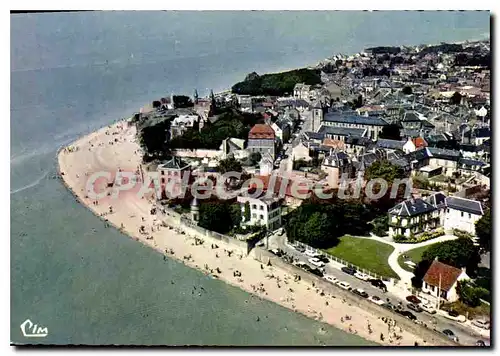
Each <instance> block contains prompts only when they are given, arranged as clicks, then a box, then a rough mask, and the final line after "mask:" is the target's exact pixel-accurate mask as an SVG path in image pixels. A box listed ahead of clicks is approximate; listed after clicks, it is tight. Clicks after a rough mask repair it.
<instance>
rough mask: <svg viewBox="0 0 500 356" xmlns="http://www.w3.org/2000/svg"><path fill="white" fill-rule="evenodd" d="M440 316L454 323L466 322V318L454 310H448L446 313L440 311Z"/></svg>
mask: <svg viewBox="0 0 500 356" xmlns="http://www.w3.org/2000/svg"><path fill="white" fill-rule="evenodd" d="M440 314H441V315H443V316H444V317H445V318H448V319H451V320H454V321H458V322H461V323H464V322H465V321H466V320H467V318H466V317H465V315H460V314H459V313H458V312H457V311H455V310H450V311H448V312H443V311H441V312H440Z"/></svg>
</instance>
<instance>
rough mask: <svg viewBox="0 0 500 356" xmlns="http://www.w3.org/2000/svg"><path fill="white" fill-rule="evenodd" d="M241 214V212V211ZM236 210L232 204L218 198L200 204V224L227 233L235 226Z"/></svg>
mask: <svg viewBox="0 0 500 356" xmlns="http://www.w3.org/2000/svg"><path fill="white" fill-rule="evenodd" d="M240 214H241V213H240ZM233 219H236V218H235V216H234V211H233V210H232V209H231V207H230V204H228V203H226V202H223V201H220V200H216V201H210V202H203V203H201V204H200V219H199V222H198V225H199V226H201V227H203V228H205V229H207V230H211V231H215V232H218V233H220V234H226V233H228V232H229V231H231V229H232V228H233V226H234V222H233Z"/></svg>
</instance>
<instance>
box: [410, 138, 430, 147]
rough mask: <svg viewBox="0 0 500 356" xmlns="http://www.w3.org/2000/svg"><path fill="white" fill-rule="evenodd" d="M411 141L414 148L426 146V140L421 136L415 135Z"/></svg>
mask: <svg viewBox="0 0 500 356" xmlns="http://www.w3.org/2000/svg"><path fill="white" fill-rule="evenodd" d="M413 143H414V144H415V147H416V148H420V147H427V146H428V145H427V142H426V141H425V140H424V139H423V138H422V137H417V138H414V139H413Z"/></svg>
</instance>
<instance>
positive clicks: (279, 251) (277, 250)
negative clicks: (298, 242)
mask: <svg viewBox="0 0 500 356" xmlns="http://www.w3.org/2000/svg"><path fill="white" fill-rule="evenodd" d="M271 253H273V254H275V255H276V256H278V257H282V256H283V255H284V254H285V253H284V252H283V251H282V250H281V249H279V248H278V249H276V248H274V249H272V250H271Z"/></svg>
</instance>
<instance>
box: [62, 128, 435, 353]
mask: <svg viewBox="0 0 500 356" xmlns="http://www.w3.org/2000/svg"><path fill="white" fill-rule="evenodd" d="M135 131H136V130H135V127H128V126H127V123H126V122H125V121H120V122H117V123H115V124H113V125H111V126H107V127H104V128H102V129H100V130H99V131H97V132H94V133H92V134H90V135H88V136H85V137H82V138H81V139H79V140H77V141H76V142H74V143H73V144H71V145H70V146H68V147H66V148H64V149H61V150H60V152H59V154H58V162H59V172H60V175H61V177H62V179H63V180H64V183H65V184H66V186H67V187H68V188H69V189H71V190H72V191H73V193H74V194H75V195H76V196H77V198H78V200H79V201H80V202H81V203H83V204H84V205H85V206H86V207H88V208H89V209H91V210H92V211H93V212H94V213H95V214H96V215H97V216H101V217H103V218H105V219H107V220H108V221H109V222H110V223H111V224H112V225H114V226H116V227H117V228H120V229H121V230H122V231H123V232H125V233H126V234H128V235H129V236H131V237H132V238H134V239H136V240H137V241H139V242H142V243H144V244H146V245H148V246H150V247H152V248H155V249H157V250H158V251H159V252H161V253H162V254H164V255H165V258H176V259H178V260H180V261H181V262H183V263H184V264H186V265H188V266H190V267H193V268H197V269H199V270H200V271H202V272H204V273H207V274H208V273H209V274H211V275H213V276H215V277H214V278H219V279H221V280H223V281H225V282H227V283H229V284H231V285H235V286H238V287H240V288H242V289H244V290H246V291H248V292H250V293H251V294H253V295H256V296H258V297H261V298H265V299H268V300H271V301H273V302H276V303H278V304H280V305H282V306H284V307H286V308H289V309H291V310H294V311H297V312H300V313H303V314H305V315H307V316H309V317H311V318H314V319H316V320H321V321H323V322H325V323H328V324H331V325H333V326H335V327H337V328H340V329H342V330H345V331H347V332H350V333H354V334H357V335H359V336H361V337H363V338H365V339H368V340H371V341H373V342H376V343H378V344H381V345H393V346H396V345H405V346H414V345H415V342H417V343H418V345H421V346H423V345H426V346H431V345H432V343H431V342H430V341H429V340H426V341H427V342H425V341H424V340H423V339H422V338H421V337H418V336H416V335H413V334H411V333H410V332H409V331H407V330H404V329H402V328H401V327H400V326H399V325H394V323H395V322H394V321H393V320H387V319H386V318H381V317H379V316H377V315H373V314H371V313H369V312H367V311H366V310H364V309H363V308H361V307H359V306H357V305H355V304H354V303H351V302H349V301H346V300H345V299H344V298H342V297H336V296H335V295H331V294H328V293H322V292H321V291H320V290H318V289H317V288H316V287H315V286H313V285H311V284H310V283H307V282H306V281H304V280H300V281H295V280H294V278H293V275H291V274H290V273H288V272H287V271H285V270H282V269H280V268H278V267H276V266H266V264H261V263H260V262H259V261H257V260H255V259H254V258H253V257H252V255H249V256H246V255H245V253H244V252H243V251H239V250H238V249H237V248H236V247H235V246H232V245H226V244H224V243H223V242H221V241H219V240H211V239H209V238H203V243H201V244H200V243H199V241H197V242H196V243H195V239H194V236H189V235H187V234H186V233H184V232H183V231H180V230H179V229H177V228H176V227H175V226H173V227H165V226H161V221H160V220H159V219H158V217H157V216H156V215H152V214H151V213H150V210H151V208H152V207H153V200H152V199H151V200H150V199H147V198H142V199H141V198H140V197H138V195H137V194H136V193H137V192H136V191H134V192H130V193H126V194H122V193H121V194H120V195H119V196H118V198H116V199H112V198H111V197H107V198H105V199H100V200H98V201H97V203H96V201H94V200H92V199H89V198H88V197H87V196H88V194H87V192H86V183H87V180H88V177H89V175H90V174H92V173H95V172H99V171H106V172H111V173H112V174H113V175H114V174H115V173H116V172H117V171H118V169H122V170H130V171H135V170H136V169H137V168H138V166H139V165H140V164H141V157H140V147H139V145H138V143H137V142H136V138H135ZM103 187H104V186H101V187H100V188H99V189H101V188H103ZM96 223H99V222H98V221H97V220H96ZM103 223H104V222H103ZM167 224H168V225H173V223H171V224H170V223H168V222H167ZM141 226H143V232H141V231H140V230H141ZM110 227H111V226H110ZM89 228H90V227H89ZM215 244H216V245H217V246H218V247H217V248H214V247H215V246H214V245H215ZM231 251H232V252H231ZM235 272H239V273H236V274H237V276H235ZM239 274H241V276H239ZM172 283H175V281H172ZM196 293H203V291H196ZM249 298H250V296H249ZM242 307H243V308H244V307H245V306H244V305H242ZM256 318H260V319H262V318H265V315H261V316H256Z"/></svg>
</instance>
